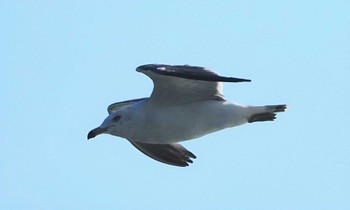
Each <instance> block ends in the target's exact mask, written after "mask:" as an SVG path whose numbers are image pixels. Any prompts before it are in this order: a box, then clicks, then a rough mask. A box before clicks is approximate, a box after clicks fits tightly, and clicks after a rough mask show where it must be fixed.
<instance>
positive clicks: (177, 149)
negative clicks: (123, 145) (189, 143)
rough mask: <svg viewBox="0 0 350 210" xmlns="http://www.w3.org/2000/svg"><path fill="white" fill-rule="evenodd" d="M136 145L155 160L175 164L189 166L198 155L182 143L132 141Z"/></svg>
mask: <svg viewBox="0 0 350 210" xmlns="http://www.w3.org/2000/svg"><path fill="white" fill-rule="evenodd" d="M130 143H131V144H132V145H134V147H136V148H137V149H138V150H140V151H141V152H142V153H143V154H145V155H147V156H148V157H151V158H153V159H154V160H157V161H160V162H162V163H166V164H169V165H173V166H181V167H185V166H188V163H192V162H193V161H192V160H191V158H196V156H195V155H194V154H193V153H191V152H190V151H188V150H187V149H186V148H185V147H183V146H181V145H180V144H176V143H174V144H146V143H140V142H135V141H130Z"/></svg>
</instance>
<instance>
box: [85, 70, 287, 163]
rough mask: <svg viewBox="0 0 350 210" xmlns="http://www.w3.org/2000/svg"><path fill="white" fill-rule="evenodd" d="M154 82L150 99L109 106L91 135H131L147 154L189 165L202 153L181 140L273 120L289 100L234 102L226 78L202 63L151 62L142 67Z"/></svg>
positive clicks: (168, 161)
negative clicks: (228, 97) (259, 103)
mask: <svg viewBox="0 0 350 210" xmlns="http://www.w3.org/2000/svg"><path fill="white" fill-rule="evenodd" d="M136 71H138V72H141V73H143V74H145V75H147V76H148V77H150V78H151V79H152V80H153V83H154V88H153V92H152V94H151V96H150V97H147V98H139V99H133V100H128V101H122V102H117V103H114V104H111V105H110V106H108V108H107V110H108V113H109V115H108V117H107V118H106V119H105V120H104V121H103V123H102V124H101V125H100V126H99V127H97V128H95V129H93V130H91V131H90V132H89V133H88V135H87V138H88V139H91V138H94V137H95V136H97V135H99V134H103V133H104V134H110V135H113V136H119V137H122V138H125V139H127V140H128V141H129V142H130V143H131V144H132V145H133V146H134V147H136V148H137V149H138V150H140V151H141V152H142V153H144V154H145V155H147V156H149V157H151V158H153V159H155V160H157V161H160V162H162V163H165V164H169V165H173V166H181V167H185V166H188V165H189V163H193V160H192V159H195V158H196V156H195V155H194V154H193V153H192V152H190V151H188V150H187V149H186V148H185V147H183V146H182V145H180V144H179V143H178V142H181V141H186V140H191V139H196V138H199V137H201V136H204V135H207V134H209V133H213V132H216V131H219V130H222V129H225V128H230V127H234V126H238V125H242V124H245V123H253V122H262V121H273V120H274V119H275V118H276V112H284V111H285V110H286V109H287V106H286V105H285V104H282V105H266V106H248V105H240V104H237V103H233V102H229V101H227V100H226V99H225V97H224V95H223V91H222V84H223V82H250V81H251V80H248V79H241V78H234V77H224V76H220V75H219V74H217V73H215V72H213V71H211V70H209V69H207V68H204V67H200V66H190V65H165V64H147V65H142V66H139V67H137V68H136Z"/></svg>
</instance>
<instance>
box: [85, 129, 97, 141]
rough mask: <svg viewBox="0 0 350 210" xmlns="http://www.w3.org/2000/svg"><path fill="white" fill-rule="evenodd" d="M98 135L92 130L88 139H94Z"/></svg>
mask: <svg viewBox="0 0 350 210" xmlns="http://www.w3.org/2000/svg"><path fill="white" fill-rule="evenodd" d="M95 136H96V133H95V132H94V131H90V132H89V133H88V135H87V139H88V140H89V139H92V138H94V137H95Z"/></svg>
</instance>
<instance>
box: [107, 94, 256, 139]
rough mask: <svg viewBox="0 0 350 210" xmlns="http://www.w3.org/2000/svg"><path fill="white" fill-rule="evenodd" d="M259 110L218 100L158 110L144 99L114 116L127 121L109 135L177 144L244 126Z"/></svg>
mask: <svg viewBox="0 0 350 210" xmlns="http://www.w3.org/2000/svg"><path fill="white" fill-rule="evenodd" d="M258 110H260V112H261V108H259V107H247V106H241V105H236V104H233V103H230V102H228V101H218V100H216V101H214V100H210V101H209V100H208V101H198V102H195V103H188V104H183V105H182V106H159V107H155V106H151V105H150V104H149V101H148V100H147V99H145V100H143V101H140V102H138V103H135V104H134V105H132V106H130V107H128V108H126V109H125V110H121V111H120V113H115V114H116V115H122V116H124V115H125V116H128V119H127V120H124V122H123V123H124V124H123V125H122V126H116V127H118V128H116V129H114V130H113V129H111V130H110V134H112V135H115V136H120V137H123V138H126V139H133V141H137V142H143V143H149V144H168V143H176V142H180V141H185V140H190V139H194V138H198V137H201V136H203V135H206V134H209V133H212V132H215V131H219V130H222V129H225V128H229V127H234V126H237V125H241V124H244V123H246V122H247V119H248V117H249V116H251V115H252V113H253V112H254V111H255V112H259V111H258ZM150 122H151V123H150ZM145 131H148V132H145Z"/></svg>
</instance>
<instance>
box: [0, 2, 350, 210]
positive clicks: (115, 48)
mask: <svg viewBox="0 0 350 210" xmlns="http://www.w3.org/2000/svg"><path fill="white" fill-rule="evenodd" d="M349 7H350V2H349V1H345V0H344V1H341V0H338V1H322V0H321V1H313V0H311V1H270V0H267V1H243V0H242V1H241V0H237V1H171V2H170V1H81V0H76V1H39V0H38V1H1V2H0V26H1V27H0V28H1V29H0V30H1V33H0V37H1V39H0V69H1V70H2V71H1V72H2V74H1V75H2V76H1V80H2V82H1V83H0V87H1V88H0V90H1V92H0V93H1V96H2V100H1V108H2V111H1V120H0V125H1V129H2V135H1V139H0V185H1V187H0V209H349V208H350V203H349V195H350V181H349V177H350V170H349V165H350V141H349V124H350V121H349V119H350V118H349V114H350V112H349V109H348V107H347V105H348V104H349V102H350V100H349V94H348V91H349V90H350V85H349V81H348V80H349V77H350V71H349V70H350V39H349V37H350V13H349V11H348V8H349ZM147 63H166V64H192V65H200V66H206V67H209V68H212V69H214V70H215V71H217V72H219V73H220V74H222V75H225V76H234V77H242V78H247V79H251V80H252V82H251V83H241V84H225V86H224V93H225V96H226V98H228V99H229V100H232V101H236V102H240V103H244V104H254V105H265V104H280V103H287V104H288V105H289V106H290V109H289V110H288V112H286V113H281V114H279V115H278V119H277V120H276V121H275V122H267V123H256V124H249V125H244V126H240V127H235V128H231V129H226V130H223V131H220V132H217V133H214V134H210V135H208V136H205V137H202V138H200V139H198V140H195V141H188V142H184V143H183V145H184V146H186V147H187V148H188V149H189V150H190V151H192V152H193V153H195V154H196V155H197V157H198V158H197V159H196V160H195V162H194V164H192V165H191V166H190V167H187V168H177V167H171V166H167V165H164V164H161V163H158V162H156V161H153V160H151V159H149V158H147V157H146V156H144V155H143V154H141V153H140V152H139V151H137V150H136V149H135V148H133V147H132V146H131V145H130V144H129V143H128V142H127V141H125V140H123V139H121V138H117V137H113V136H108V135H101V136H98V137H97V138H96V139H94V140H93V141H87V140H86V135H87V133H88V131H90V130H91V129H92V128H94V127H96V126H98V125H99V124H100V123H101V122H102V120H103V119H104V118H105V117H106V116H107V112H106V108H107V106H108V105H109V104H111V103H114V102H117V101H121V100H127V99H133V98H138V97H145V96H148V95H149V94H150V92H151V90H152V86H153V85H152V82H151V80H150V79H149V78H147V77H146V76H144V75H142V74H139V73H137V72H136V71H135V68H136V67H137V66H139V65H142V64H147Z"/></svg>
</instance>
